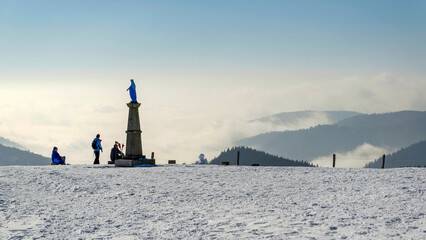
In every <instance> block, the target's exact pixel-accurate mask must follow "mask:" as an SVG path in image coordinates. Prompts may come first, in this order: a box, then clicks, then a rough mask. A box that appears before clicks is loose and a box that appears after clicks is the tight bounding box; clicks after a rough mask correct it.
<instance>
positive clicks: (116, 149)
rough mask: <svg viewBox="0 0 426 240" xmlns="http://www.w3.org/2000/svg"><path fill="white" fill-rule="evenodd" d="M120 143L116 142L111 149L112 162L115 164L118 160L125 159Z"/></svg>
mask: <svg viewBox="0 0 426 240" xmlns="http://www.w3.org/2000/svg"><path fill="white" fill-rule="evenodd" d="M118 145H119V143H118V142H117V141H115V144H114V147H113V148H111V156H110V158H111V162H112V163H114V162H115V160H116V159H120V158H123V153H122V152H121V151H120V149H119V146H118Z"/></svg>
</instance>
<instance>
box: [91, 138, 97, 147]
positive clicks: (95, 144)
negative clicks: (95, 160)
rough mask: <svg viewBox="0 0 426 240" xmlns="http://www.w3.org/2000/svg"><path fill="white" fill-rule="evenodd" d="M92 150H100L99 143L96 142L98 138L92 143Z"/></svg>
mask: <svg viewBox="0 0 426 240" xmlns="http://www.w3.org/2000/svg"><path fill="white" fill-rule="evenodd" d="M92 148H93V149H98V141H96V138H95V139H93V142H92Z"/></svg>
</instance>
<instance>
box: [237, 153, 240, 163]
mask: <svg viewBox="0 0 426 240" xmlns="http://www.w3.org/2000/svg"><path fill="white" fill-rule="evenodd" d="M237 166H240V151H238V152H237Z"/></svg>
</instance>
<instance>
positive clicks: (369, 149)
mask: <svg viewBox="0 0 426 240" xmlns="http://www.w3.org/2000/svg"><path fill="white" fill-rule="evenodd" d="M394 151H395V149H393V148H386V147H385V148H382V147H377V146H373V145H371V144H368V143H363V144H362V145H359V146H358V147H356V148H355V149H354V150H352V151H349V152H344V153H340V152H338V153H336V167H338V168H362V167H364V166H365V164H367V163H369V162H372V161H374V160H376V159H378V158H380V157H381V156H382V155H383V154H388V153H391V152H394ZM311 163H312V164H314V165H318V166H320V167H333V155H330V156H324V157H319V158H316V159H314V160H312V161H311Z"/></svg>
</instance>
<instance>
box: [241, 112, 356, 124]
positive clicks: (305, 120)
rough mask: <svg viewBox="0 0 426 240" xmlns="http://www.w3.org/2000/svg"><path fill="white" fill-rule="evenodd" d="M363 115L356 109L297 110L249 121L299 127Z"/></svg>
mask: <svg viewBox="0 0 426 240" xmlns="http://www.w3.org/2000/svg"><path fill="white" fill-rule="evenodd" d="M358 115H363V113H359V112H354V111H310V110H309V111H296V112H282V113H277V114H274V115H271V116H267V117H262V118H258V119H254V120H250V121H249V122H251V123H253V122H262V123H270V124H274V125H284V126H290V127H291V126H295V127H299V128H307V127H313V126H316V125H319V124H333V123H336V122H338V121H341V120H343V119H347V118H351V117H354V116H358Z"/></svg>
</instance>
